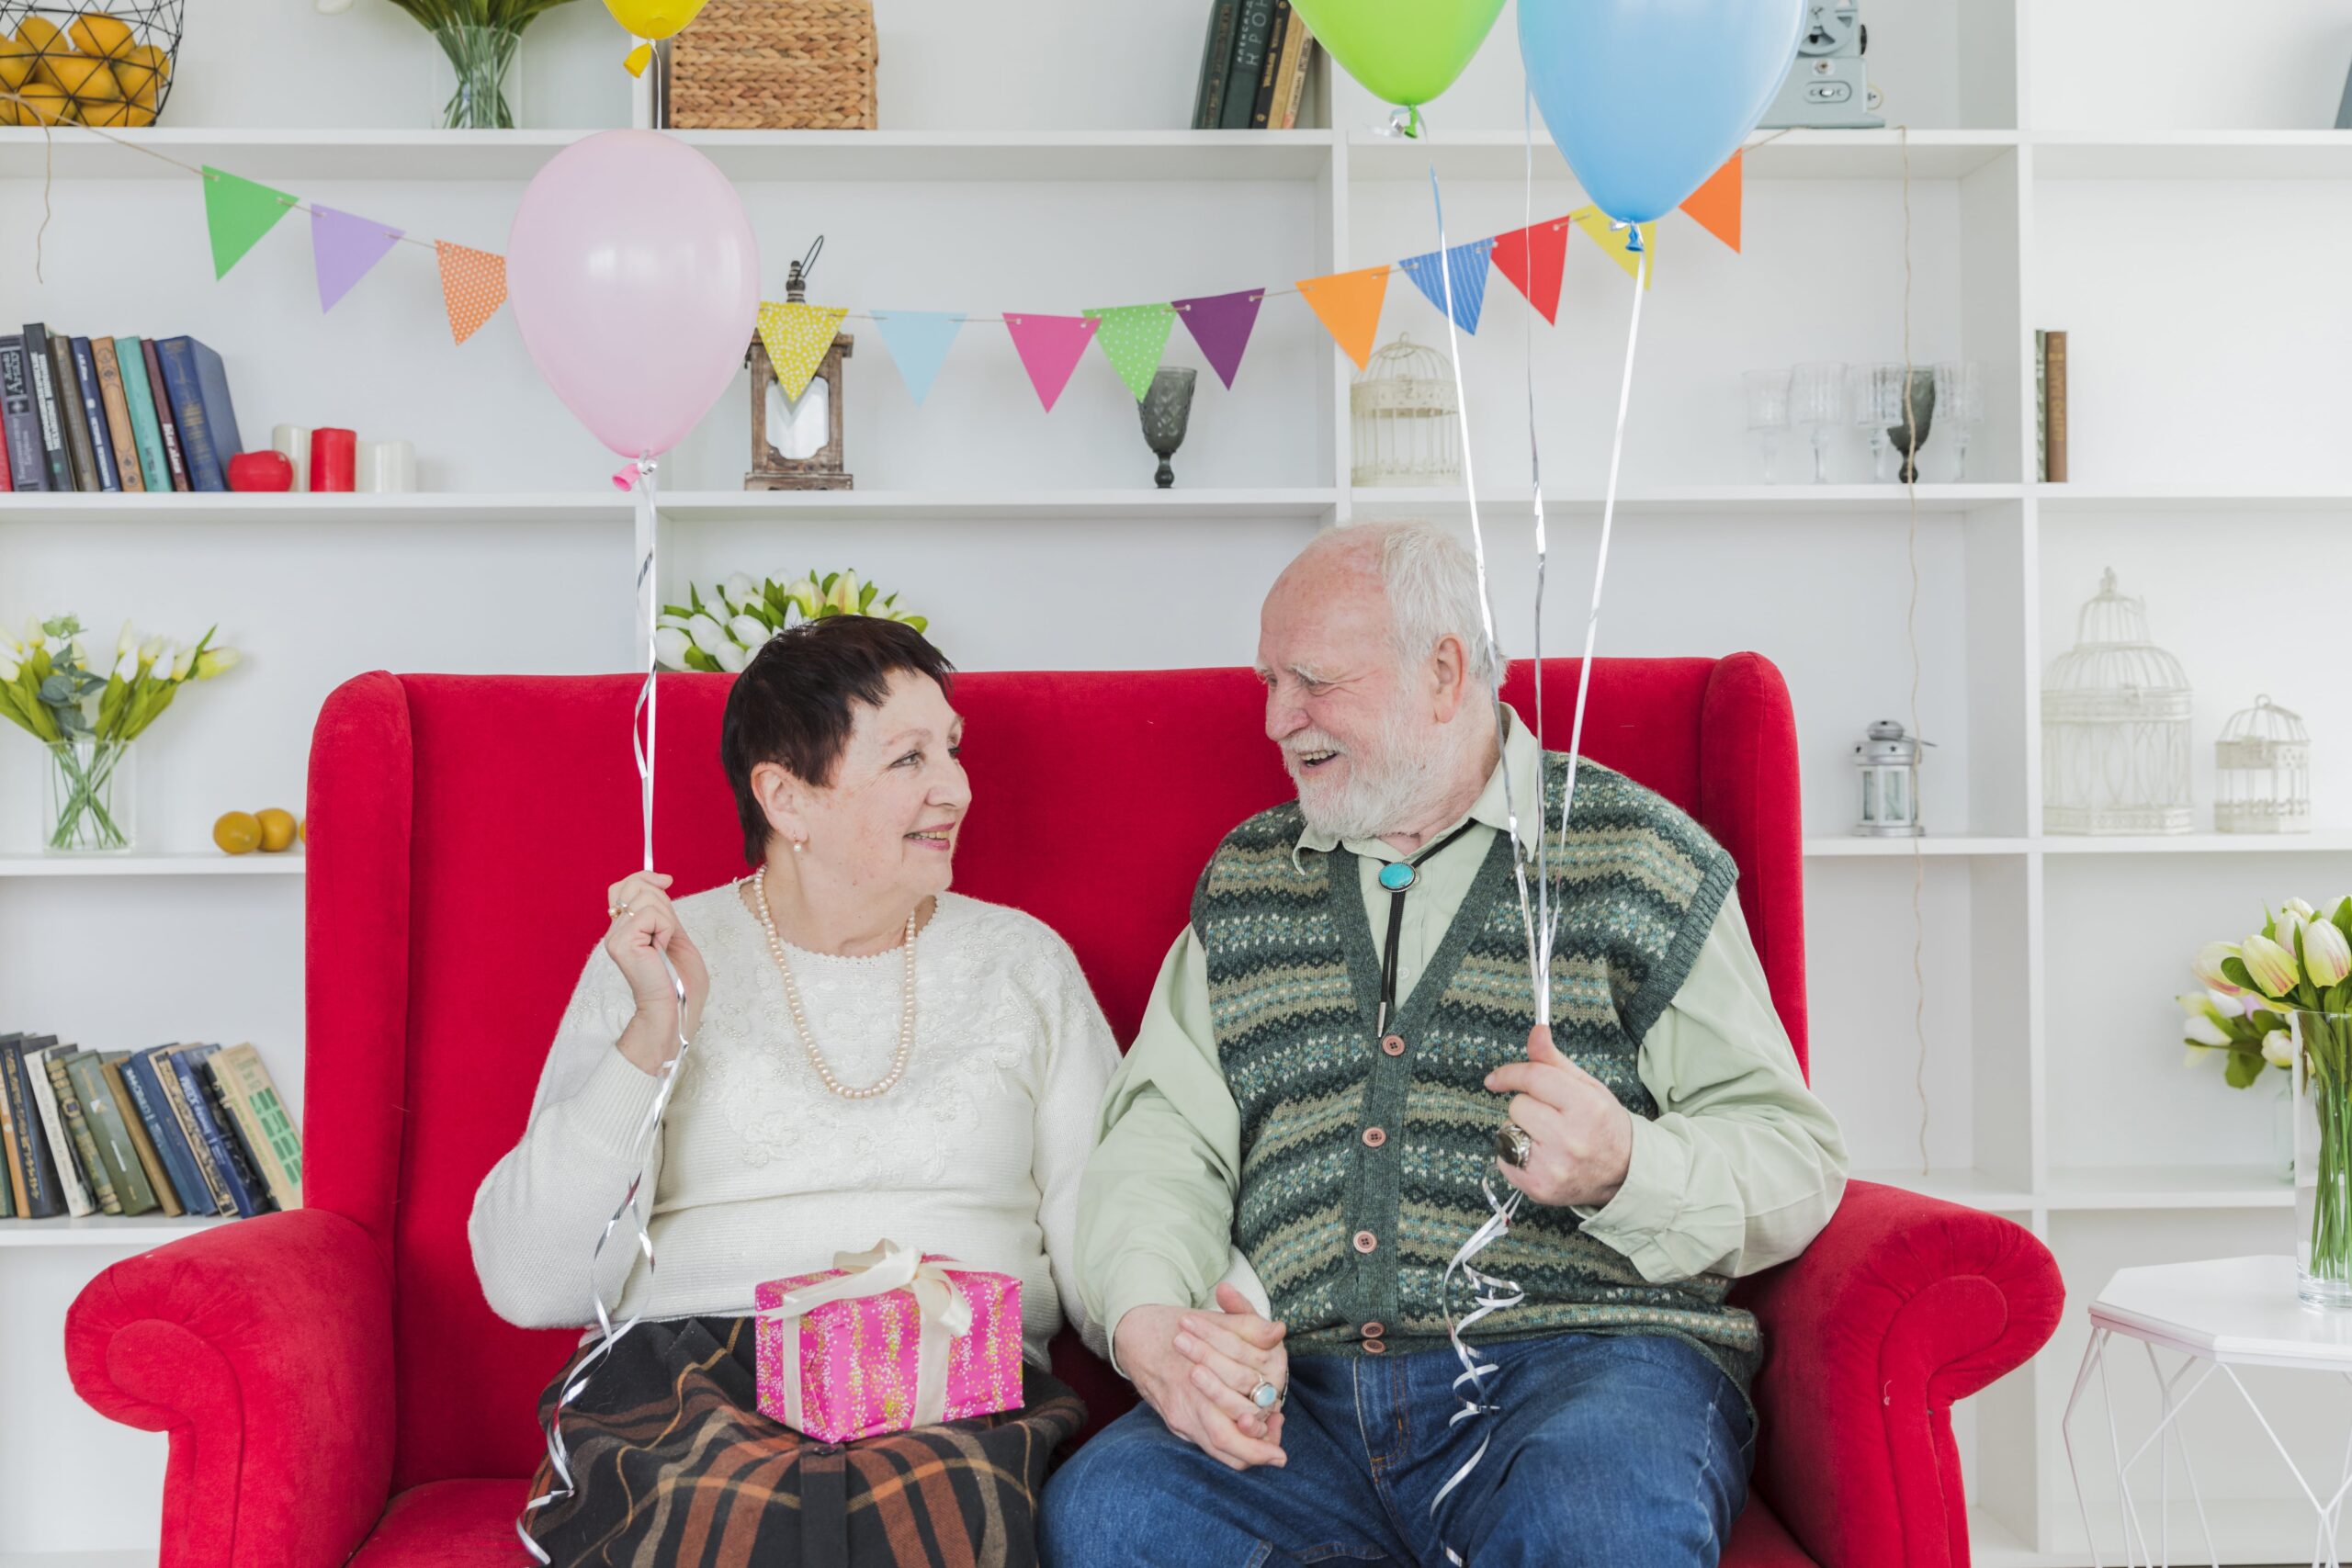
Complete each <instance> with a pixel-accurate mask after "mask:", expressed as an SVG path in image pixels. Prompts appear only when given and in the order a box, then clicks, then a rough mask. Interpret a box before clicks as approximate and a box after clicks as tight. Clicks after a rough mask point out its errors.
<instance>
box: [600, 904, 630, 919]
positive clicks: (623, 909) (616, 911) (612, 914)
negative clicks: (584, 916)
mask: <svg viewBox="0 0 2352 1568" xmlns="http://www.w3.org/2000/svg"><path fill="white" fill-rule="evenodd" d="M626 914H628V905H627V904H616V905H614V906H613V907H612V908H609V909H607V910H605V915H606V916H608V917H609V918H611V919H616V920H617V919H620V918H621V917H622V916H623V915H626Z"/></svg>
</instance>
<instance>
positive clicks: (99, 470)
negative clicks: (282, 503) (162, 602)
mask: <svg viewBox="0 0 2352 1568" xmlns="http://www.w3.org/2000/svg"><path fill="white" fill-rule="evenodd" d="M0 436H5V437H6V439H0V491H12V490H14V491H30V490H41V491H158V492H162V491H184V490H227V489H228V488H229V483H228V478H227V476H228V472H229V459H230V458H232V457H235V456H236V455H237V454H238V453H240V452H243V450H244V449H245V448H244V443H243V441H242V440H240V439H239V437H238V435H237V411H236V409H235V408H234V407H232V405H231V403H230V401H229V378H228V375H227V374H226V372H224V371H223V370H222V369H221V367H220V355H217V354H215V353H213V352H212V351H211V350H210V349H209V348H207V347H205V346H204V344H200V343H198V342H197V341H196V339H194V338H192V337H167V338H164V339H161V340H157V339H153V338H135V337H68V336H67V335H65V334H64V333H52V332H51V331H50V330H49V329H48V328H47V327H45V326H43V325H42V324H41V323H40V322H39V321H34V322H32V323H30V324H29V325H28V326H27V327H26V328H25V330H24V332H23V333H21V334H15V335H11V336H7V337H0Z"/></svg>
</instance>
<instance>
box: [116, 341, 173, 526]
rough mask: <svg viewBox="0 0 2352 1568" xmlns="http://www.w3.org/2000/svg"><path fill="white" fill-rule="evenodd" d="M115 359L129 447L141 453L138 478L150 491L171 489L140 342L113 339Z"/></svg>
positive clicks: (161, 435) (160, 430) (161, 431)
mask: <svg viewBox="0 0 2352 1568" xmlns="http://www.w3.org/2000/svg"><path fill="white" fill-rule="evenodd" d="M114 348H115V359H116V362H117V363H118V364H119V365H120V366H121V367H122V402H123V406H124V407H125V408H126V409H128V410H129V411H130V444H131V446H133V447H135V448H136V449H137V450H138V453H139V478H140V480H141V483H143V484H144V485H145V486H146V488H147V489H148V490H150V491H168V490H170V489H171V488H172V466H171V465H170V464H169V463H167V462H165V461H164V431H163V427H162V426H161V425H159V424H157V423H155V399H154V396H153V393H152V392H151V391H150V390H149V389H148V386H147V360H146V357H145V356H144V355H142V354H141V352H140V347H139V340H138V339H137V338H135V337H121V338H117V339H115V340H114Z"/></svg>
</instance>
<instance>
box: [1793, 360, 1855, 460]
mask: <svg viewBox="0 0 2352 1568" xmlns="http://www.w3.org/2000/svg"><path fill="white" fill-rule="evenodd" d="M1789 423H1791V424H1793V425H1795V426H1796V427H1797V428H1799V429H1800V430H1804V431H1806V432H1807V433H1809V434H1810V436H1811V438H1812V441H1813V482H1814V483H1815V484H1826V483H1828V482H1829V433H1830V431H1831V430H1832V429H1834V428H1836V427H1837V426H1838V425H1841V424H1843V423H1846V367H1844V366H1843V365H1839V364H1836V363H1834V362H1826V361H1815V362H1814V363H1812V364H1806V365H1800V366H1798V367H1796V368H1795V369H1794V370H1792V371H1791V372H1790V373H1789Z"/></svg>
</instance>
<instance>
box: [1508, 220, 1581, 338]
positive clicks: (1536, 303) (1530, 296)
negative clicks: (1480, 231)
mask: <svg viewBox="0 0 2352 1568" xmlns="http://www.w3.org/2000/svg"><path fill="white" fill-rule="evenodd" d="M1568 221H1569V220H1567V219H1566V218H1555V219H1553V220H1551V221H1550V222H1549V223H1538V224H1536V225H1534V226H1533V227H1532V228H1528V229H1521V230H1517V231H1514V232H1511V233H1509V234H1498V235H1496V236H1495V250H1494V260H1495V270H1496V271H1497V272H1499V273H1501V274H1502V275H1503V276H1505V277H1508V278H1510V282H1511V287H1512V288H1516V289H1518V290H1519V291H1520V293H1521V296H1523V297H1524V298H1525V299H1526V300H1527V302H1528V303H1529V304H1530V305H1532V306H1533V307H1535V313H1536V314H1537V315H1539V316H1541V317H1543V318H1544V321H1545V322H1547V323H1548V324H1550V325H1553V326H1557V325H1559V310H1560V275H1561V273H1562V272H1564V271H1565V270H1566V266H1567V260H1568Z"/></svg>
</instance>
